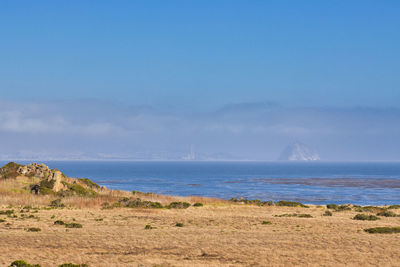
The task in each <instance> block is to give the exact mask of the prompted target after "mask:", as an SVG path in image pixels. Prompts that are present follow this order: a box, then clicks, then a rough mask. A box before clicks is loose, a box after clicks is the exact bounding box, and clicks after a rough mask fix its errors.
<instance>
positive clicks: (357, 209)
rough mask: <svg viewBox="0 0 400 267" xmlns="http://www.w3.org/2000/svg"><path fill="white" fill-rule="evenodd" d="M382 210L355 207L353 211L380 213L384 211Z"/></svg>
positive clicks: (372, 207) (369, 207) (371, 207)
mask: <svg viewBox="0 0 400 267" xmlns="http://www.w3.org/2000/svg"><path fill="white" fill-rule="evenodd" d="M384 210H385V209H384V208H381V207H377V206H365V207H362V206H355V211H357V212H381V211H384Z"/></svg>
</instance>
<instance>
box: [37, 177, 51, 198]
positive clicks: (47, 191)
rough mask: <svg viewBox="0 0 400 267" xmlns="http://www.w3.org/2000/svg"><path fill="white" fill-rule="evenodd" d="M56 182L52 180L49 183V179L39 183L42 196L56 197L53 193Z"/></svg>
mask: <svg viewBox="0 0 400 267" xmlns="http://www.w3.org/2000/svg"><path fill="white" fill-rule="evenodd" d="M54 183H55V180H54V179H51V180H50V181H48V180H47V179H43V180H41V181H40V183H39V193H40V194H41V195H54V194H55V192H54V191H53V187H54Z"/></svg>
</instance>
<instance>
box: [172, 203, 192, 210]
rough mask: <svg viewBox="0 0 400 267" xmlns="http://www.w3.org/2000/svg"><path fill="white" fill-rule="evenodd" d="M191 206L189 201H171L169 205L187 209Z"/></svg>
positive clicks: (173, 207) (174, 207)
mask: <svg viewBox="0 0 400 267" xmlns="http://www.w3.org/2000/svg"><path fill="white" fill-rule="evenodd" d="M189 207H190V203H187V202H171V203H169V205H168V208H169V209H187V208H189Z"/></svg>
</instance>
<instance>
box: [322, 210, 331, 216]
mask: <svg viewBox="0 0 400 267" xmlns="http://www.w3.org/2000/svg"><path fill="white" fill-rule="evenodd" d="M322 216H332V212H330V211H329V210H326V211H325V213H324V214H323V215H322Z"/></svg>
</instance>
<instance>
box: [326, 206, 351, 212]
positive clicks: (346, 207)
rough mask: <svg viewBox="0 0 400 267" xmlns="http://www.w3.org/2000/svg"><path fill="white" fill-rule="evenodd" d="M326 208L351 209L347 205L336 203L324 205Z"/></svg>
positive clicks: (336, 209)
mask: <svg viewBox="0 0 400 267" xmlns="http://www.w3.org/2000/svg"><path fill="white" fill-rule="evenodd" d="M326 207H327V208H328V209H332V210H335V211H345V210H351V207H350V206H349V205H337V204H328V205H326Z"/></svg>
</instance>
